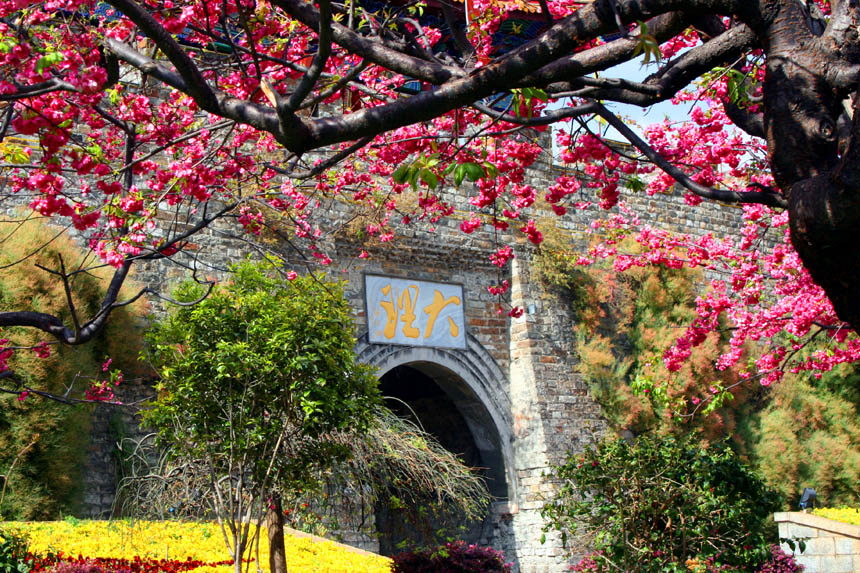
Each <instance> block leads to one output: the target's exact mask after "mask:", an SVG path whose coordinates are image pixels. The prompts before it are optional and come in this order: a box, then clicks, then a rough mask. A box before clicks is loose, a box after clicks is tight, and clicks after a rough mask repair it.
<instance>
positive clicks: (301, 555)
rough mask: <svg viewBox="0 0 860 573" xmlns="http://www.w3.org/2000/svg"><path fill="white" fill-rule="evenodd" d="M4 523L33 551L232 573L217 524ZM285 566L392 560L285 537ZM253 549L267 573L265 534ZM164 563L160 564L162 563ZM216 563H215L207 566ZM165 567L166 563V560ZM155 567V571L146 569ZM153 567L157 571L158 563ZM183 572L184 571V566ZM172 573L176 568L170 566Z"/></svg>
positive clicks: (375, 572) (248, 561)
mask: <svg viewBox="0 0 860 573" xmlns="http://www.w3.org/2000/svg"><path fill="white" fill-rule="evenodd" d="M5 525H6V526H8V527H10V528H12V529H14V530H15V531H18V532H20V533H22V534H25V535H26V536H27V537H28V538H29V543H30V551H31V552H33V553H34V554H36V555H56V554H58V553H62V555H65V556H68V557H70V558H76V557H78V556H80V557H82V558H83V559H96V558H105V559H107V558H110V559H127V560H131V561H134V560H135V559H140V560H151V561H153V562H160V560H163V559H167V560H172V561H173V562H185V561H188V560H191V561H199V562H202V563H203V564H202V565H200V566H197V567H194V568H193V570H194V573H231V571H232V570H233V565H232V560H231V559H230V555H229V554H228V553H227V549H226V546H225V544H224V539H223V533H222V531H221V528H220V527H219V526H218V524H217V523H213V522H210V523H201V522H181V521H129V520H120V521H81V520H76V519H68V520H66V521H40V522H9V523H7V524H5ZM285 542H286V543H285V545H286V558H287V570H288V571H289V572H290V573H311V572H313V573H344V572H354V573H387V572H388V571H390V568H391V561H390V560H389V559H388V558H386V557H382V556H379V555H375V554H373V553H369V552H366V551H361V550H358V549H353V548H349V547H347V546H344V545H341V544H337V543H334V542H331V541H325V540H321V539H319V538H314V537H311V536H305V535H302V536H300V535H290V534H288V535H286V536H285ZM255 549H256V548H254V547H251V548H249V549H248V551H247V552H246V553H245V555H244V559H243V561H245V562H244V563H243V568H244V569H246V570H248V571H250V572H262V573H269V562H268V558H267V557H268V553H269V547H268V536H267V535H266V532H265V530H263V531H262V532H261V536H260V545H259V556H260V558H259V559H258V558H257V551H256V550H255ZM160 563H164V562H160ZM213 563H220V564H219V565H214V566H213V565H211V564H213ZM164 565H165V566H166V563H164ZM149 570H150V571H153V569H149ZM155 570H161V569H159V568H158V567H157V566H156V569H155ZM182 570H188V568H186V567H182ZM169 571H176V569H172V568H171V569H169Z"/></svg>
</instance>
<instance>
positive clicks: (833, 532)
mask: <svg viewBox="0 0 860 573" xmlns="http://www.w3.org/2000/svg"><path fill="white" fill-rule="evenodd" d="M773 520H774V521H776V522H777V523H778V524H779V537H780V538H781V539H795V540H803V541H805V542H806V548H805V550H804V551H803V552H802V553H801V551H800V548H799V547H795V550H794V551H792V550H791V548H790V547H789V546H788V545H787V544H785V543H783V544H782V549H783V550H784V551H786V552H788V553H794V556H795V559H796V560H797V562H798V563H799V564H801V565H803V566H804V567H805V568H806V573H818V572H825V571H826V572H827V573H855V572H857V571H860V526H857V525H850V524H848V523H842V522H840V521H833V520H832V519H827V518H826V517H821V516H818V515H812V514H811V513H803V512H780V513H775V514H773Z"/></svg>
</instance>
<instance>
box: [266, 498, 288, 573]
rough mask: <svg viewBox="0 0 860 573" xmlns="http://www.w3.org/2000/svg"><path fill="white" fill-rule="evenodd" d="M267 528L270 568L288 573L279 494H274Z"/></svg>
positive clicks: (280, 572) (273, 571)
mask: <svg viewBox="0 0 860 573" xmlns="http://www.w3.org/2000/svg"><path fill="white" fill-rule="evenodd" d="M266 528H267V529H268V530H269V569H270V571H271V573H287V551H286V547H285V546H284V510H283V507H282V506H281V496H280V495H279V494H276V493H275V494H272V499H271V502H270V503H269V510H268V511H267V512H266Z"/></svg>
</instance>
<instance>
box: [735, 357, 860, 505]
mask: <svg viewBox="0 0 860 573" xmlns="http://www.w3.org/2000/svg"><path fill="white" fill-rule="evenodd" d="M808 378H810V379H811V378H812V377H811V376H809V377H808ZM810 379H807V378H806V377H804V376H802V375H800V374H796V375H787V376H786V377H785V378H784V379H783V380H782V381H781V382H780V383H778V384H774V385H773V386H772V387H771V388H770V389H769V390H768V393H767V402H766V404H765V406H764V407H763V408H762V409H760V410H758V411H753V412H751V413H750V415H749V416H748V417H747V418H745V419H743V420H742V423H741V424H740V426H739V436H738V443H739V445H740V447H741V448H742V451H743V452H744V453H745V454H746V455H747V456H748V457H749V459H750V460H751V461H752V462H753V465H754V466H755V468H756V471H758V472H759V473H760V474H761V476H762V478H763V479H764V480H765V481H766V482H767V483H768V484H770V485H771V486H772V487H774V488H775V489H777V490H778V491H779V492H780V493H781V494H782V495H783V497H784V498H785V499H787V500H788V501H789V502H790V504H791V506H792V507H793V508H796V507H797V505H796V502H797V500H798V498H799V496H800V493H801V492H802V491H803V488H804V487H814V488H815V490H816V492H817V493H818V500H819V503H824V504H827V505H831V506H834V505H855V506H856V505H858V503H860V424H858V419H860V418H858V410H857V407H856V405H855V404H854V403H853V402H851V401H848V400H846V399H844V398H843V396H841V395H840V394H838V393H837V392H835V391H834V390H833V389H832V388H831V387H829V386H827V385H819V384H817V383H816V382H815V380H814V379H812V380H810Z"/></svg>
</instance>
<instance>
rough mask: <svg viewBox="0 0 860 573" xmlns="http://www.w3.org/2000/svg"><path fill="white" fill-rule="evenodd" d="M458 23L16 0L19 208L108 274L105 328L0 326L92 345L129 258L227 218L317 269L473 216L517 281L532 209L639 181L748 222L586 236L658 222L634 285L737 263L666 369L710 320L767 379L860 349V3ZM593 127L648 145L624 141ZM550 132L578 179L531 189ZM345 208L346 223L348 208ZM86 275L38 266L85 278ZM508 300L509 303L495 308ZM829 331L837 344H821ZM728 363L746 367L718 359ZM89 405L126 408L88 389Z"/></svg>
mask: <svg viewBox="0 0 860 573" xmlns="http://www.w3.org/2000/svg"><path fill="white" fill-rule="evenodd" d="M524 8H525V9H527V10H529V11H533V12H534V16H533V17H534V18H537V22H538V24H537V27H536V28H535V29H536V30H537V31H536V32H535V33H534V37H533V38H529V37H527V36H524V35H522V34H521V35H519V36H518V35H516V34H514V35H511V34H506V32H505V29H506V28H505V24H510V25H511V26H512V28H513V29H518V28H517V26H519V24H518V23H517V19H518V18H523V17H524V16H523V13H522V12H518V11H519V10H522V9H524ZM464 9H465V5H463V7H462V8H461V6H460V5H453V6H447V5H445V6H443V5H436V4H433V5H429V4H428V5H425V4H424V3H417V4H416V3H400V2H393V3H385V4H384V5H383V6H382V7H379V9H377V8H376V7H374V6H372V5H371V4H370V3H363V2H349V3H343V4H341V3H333V2H330V1H329V0H322V1H320V2H318V3H316V4H314V3H307V2H301V1H299V0H259V1H254V2H249V1H247V0H227V1H220V0H219V1H212V0H107V1H106V2H103V3H102V2H96V1H95V0H51V1H48V2H34V1H31V0H4V1H3V2H0V100H2V101H4V102H7V103H6V104H5V107H4V110H3V120H2V122H0V155H2V157H3V162H2V169H3V171H4V173H3V176H4V181H6V185H5V187H4V191H3V193H6V194H11V195H15V196H17V197H19V198H20V200H22V201H24V202H26V203H28V204H29V206H30V208H31V210H32V212H33V213H34V216H41V217H49V218H51V219H52V220H54V221H56V222H57V223H58V224H59V225H61V226H64V227H66V228H68V229H72V228H74V229H75V231H76V232H77V233H78V234H80V235H81V236H82V238H84V239H85V241H86V242H87V243H88V245H89V247H90V249H91V250H92V253H93V255H94V256H95V257H96V258H97V260H98V261H99V262H98V263H93V264H104V265H108V266H109V267H111V268H113V269H114V271H113V276H112V278H111V279H110V281H109V286H108V288H107V289H106V294H105V298H104V301H103V304H102V305H101V306H100V308H99V309H98V310H97V311H95V312H93V313H90V314H87V315H86V316H84V315H80V316H78V315H77V314H76V313H75V312H74V309H70V310H71V311H70V312H68V313H45V312H41V311H39V310H38V309H37V308H32V307H25V308H9V309H7V308H4V309H3V310H2V312H0V327H10V326H21V327H26V328H30V329H35V330H36V331H38V332H40V333H41V335H42V336H44V337H45V338H46V339H48V340H50V341H51V342H54V341H56V342H59V343H62V344H71V345H76V344H82V343H84V342H87V341H89V340H91V339H92V338H93V337H94V336H95V335H96V333H97V332H99V331H100V330H101V329H102V328H103V326H104V324H105V323H106V321H108V320H109V317H110V315H111V313H112V312H113V310H114V309H116V308H119V307H120V306H122V304H123V303H124V302H126V301H125V300H123V299H122V298H121V297H120V295H119V292H120V287H121V286H122V284H123V283H124V282H125V281H126V278H127V277H128V275H129V272H130V271H131V269H132V267H133V266H135V265H137V264H139V263H142V262H147V261H150V262H161V263H166V264H170V263H175V264H178V265H182V266H186V267H187V266H193V264H194V257H195V256H196V255H195V253H196V248H197V245H196V244H195V243H194V237H195V235H196V234H197V233H199V232H201V231H202V230H204V229H206V228H207V227H209V226H211V225H214V224H215V223H216V222H217V221H218V220H221V219H236V221H237V222H238V224H239V226H240V227H241V228H243V229H244V230H245V231H246V232H247V233H249V237H250V238H253V237H255V236H256V235H257V234H258V233H262V232H264V231H266V230H268V229H270V228H272V227H273V226H274V227H277V231H278V233H280V234H281V236H282V237H289V242H290V244H291V245H294V246H296V247H297V248H299V249H300V250H301V251H302V252H303V253H304V254H306V255H307V261H308V263H307V264H308V266H309V267H311V268H319V267H321V266H322V267H324V266H327V265H331V264H332V262H333V258H332V255H331V252H330V250H331V247H330V245H331V241H329V240H328V239H331V236H332V232H333V229H332V227H333V226H334V227H338V225H339V224H338V223H337V221H343V220H350V221H360V224H361V226H362V229H361V235H362V237H364V238H366V239H368V240H369V241H370V242H369V243H366V244H362V245H358V246H357V247H356V252H355V255H356V256H359V257H365V256H367V255H369V254H372V253H373V251H374V249H373V248H371V247H374V246H375V245H373V244H372V243H373V242H378V243H386V242H389V241H390V240H391V239H392V238H393V236H394V233H395V232H396V231H397V229H398V228H399V226H400V225H403V224H413V223H417V222H422V221H424V222H426V223H427V224H428V225H436V224H437V223H438V222H439V221H440V220H442V219H443V218H448V217H455V216H456V217H460V215H457V214H455V208H456V207H459V208H461V209H466V210H468V211H469V213H468V214H467V215H466V216H465V217H463V219H464V221H463V225H462V229H463V231H464V232H469V230H474V229H475V224H476V223H475V222H476V221H482V222H486V223H488V224H489V225H491V226H492V228H494V229H495V230H496V231H497V233H496V234H495V237H496V241H497V243H498V244H497V245H496V248H494V249H493V253H492V254H491V255H489V256H491V258H492V261H493V262H494V263H495V264H497V265H498V266H499V267H500V278H499V281H498V282H497V285H494V286H496V287H497V288H498V286H499V285H503V282H502V280H503V278H504V277H503V276H501V274H502V273H505V272H506V269H507V268H508V265H510V261H511V259H512V258H513V257H514V256H515V251H514V250H513V249H512V248H511V243H513V241H514V239H515V238H516V236H517V235H518V234H522V235H524V236H525V237H526V238H527V239H528V240H529V241H531V242H532V243H534V244H540V242H541V240H542V233H541V231H540V230H539V229H538V228H537V226H536V225H535V223H534V221H536V220H537V217H536V216H535V212H536V209H538V208H543V209H551V210H552V211H553V212H554V213H556V214H557V215H559V216H563V215H564V214H565V213H566V212H567V211H569V210H570V209H584V208H587V207H588V206H589V205H591V204H592V203H596V204H597V205H598V206H599V207H600V208H602V209H610V208H613V207H616V206H619V199H620V194H621V190H622V189H623V188H624V187H625V186H627V187H631V188H633V189H641V190H643V191H645V192H647V193H649V194H652V195H653V196H654V197H657V198H659V196H660V195H661V194H662V193H665V192H667V191H668V190H669V189H670V187H672V186H673V185H674V184H675V183H677V184H679V185H680V186H681V187H683V188H684V190H685V193H686V200H687V202H688V203H690V204H691V205H695V204H699V203H701V205H700V208H715V206H714V204H715V203H729V204H734V205H741V206H743V207H744V210H745V218H746V221H747V223H746V224H745V226H744V228H743V229H741V230H739V231H738V235H739V236H738V237H735V238H723V237H714V236H706V237H700V238H695V239H694V238H691V237H685V236H675V235H671V234H668V233H664V232H662V231H658V230H655V229H650V228H641V229H637V227H638V225H636V220H635V217H634V216H633V215H632V214H623V213H621V214H618V215H617V217H616V216H613V217H610V218H609V219H607V222H605V223H599V222H598V223H596V225H597V227H598V229H599V230H601V232H604V231H605V232H608V237H607V241H605V242H604V244H603V246H601V247H595V250H593V251H592V252H591V253H589V254H587V255H583V256H582V257H581V258H580V259H579V260H580V261H581V262H582V263H588V262H589V261H591V260H594V259H595V258H596V257H609V256H616V255H618V254H619V253H617V252H616V251H615V248H614V245H613V241H614V239H613V238H612V234H613V233H638V232H640V231H641V234H640V235H639V240H640V242H641V243H642V245H643V246H645V247H646V250H647V252H645V253H643V254H642V255H641V256H637V257H634V258H631V257H625V256H623V255H624V254H623V253H621V255H622V256H620V257H618V259H617V265H618V266H619V267H620V268H623V267H625V266H629V265H632V264H637V265H645V264H647V265H667V266H673V265H690V266H705V267H707V268H708V269H710V270H713V271H714V272H717V273H721V275H722V276H723V277H724V278H723V279H722V280H718V281H717V282H716V283H714V284H713V285H712V289H711V291H710V292H709V293H707V294H703V295H702V299H701V302H700V305H699V314H700V316H699V318H698V319H697V320H696V321H694V323H693V324H691V325H690V328H689V330H688V331H687V332H686V333H685V334H684V335H682V336H681V337H680V338H679V340H678V342H677V343H676V344H675V345H674V347H673V348H672V349H670V350H669V351H668V352H667V354H666V358H665V360H666V364H667V366H668V367H669V368H670V369H673V368H677V367H678V364H679V362H680V361H683V360H685V359H686V357H688V356H689V354H690V352H691V351H692V349H693V348H695V347H696V346H697V345H698V344H700V342H701V340H703V339H704V338H705V336H706V334H707V332H709V331H712V330H714V329H715V328H718V326H717V325H718V323H719V319H720V317H724V318H725V319H726V320H727V321H728V322H729V323H730V326H729V328H732V329H734V336H733V347H734V348H735V349H737V348H741V347H742V346H743V343H744V342H745V341H747V340H753V341H765V346H764V351H763V353H762V354H761V357H760V358H758V359H756V360H755V361H754V362H755V363H754V364H753V365H751V367H750V368H749V369H748V370H749V376H750V378H759V379H760V380H762V381H764V382H765V383H771V382H773V381H775V380H777V379H778V378H779V376H780V373H781V372H782V371H784V370H786V369H794V368H810V369H817V370H826V369H828V368H832V366H833V365H834V364H836V363H839V362H845V361H852V360H856V359H857V357H858V356H857V354H858V352H860V348H858V342H857V339H856V337H855V336H854V334H853V330H854V328H855V327H856V326H857V325H858V324H860V303H858V301H860V296H857V294H858V293H857V289H858V288H860V286H858V285H857V281H856V280H854V279H855V277H854V274H855V272H856V268H857V267H858V266H860V251H858V250H857V249H856V248H855V245H856V239H855V235H856V233H857V232H858V229H860V225H858V224H857V222H858V218H860V204H858V201H857V199H856V197H857V193H856V189H857V186H858V185H860V176H858V175H860V174H855V173H854V171H855V170H857V169H860V168H858V167H857V166H858V165H860V161H856V158H855V157H854V154H856V153H857V150H858V149H860V146H858V145H856V142H854V137H855V136H857V135H858V134H860V123H858V121H855V120H854V119H853V118H854V115H853V113H852V110H851V106H852V105H853V104H852V103H851V102H852V101H854V100H852V94H853V93H854V92H855V90H856V87H857V77H858V76H860V56H858V55H857V54H858V53H860V40H858V39H857V38H856V34H854V27H853V25H852V24H851V23H852V22H854V21H856V19H857V18H858V16H860V15H858V14H857V12H858V10H860V8H858V7H857V6H856V5H855V4H853V3H850V2H843V1H839V2H835V1H834V2H829V1H827V0H815V1H806V2H797V1H795V0H779V1H773V0H755V1H751V2H749V1H744V2H741V1H739V0H677V1H676V0H659V1H650V0H649V1H646V0H597V1H594V2H591V1H589V2H577V1H576V0H547V1H546V2H540V3H538V4H532V3H523V2H504V1H501V0H475V1H474V2H470V3H469V4H468V13H466V12H465V10H464ZM640 58H641V59H642V60H644V62H645V63H647V64H650V65H653V66H654V67H653V68H652V69H653V70H654V71H653V73H652V74H650V75H648V76H647V77H646V78H644V79H643V80H641V81H636V80H632V79H629V78H615V77H612V76H613V72H612V71H611V70H612V68H613V67H614V66H616V65H617V64H619V63H622V62H626V61H631V60H636V59H640ZM595 74H599V75H598V77H595ZM601 74H602V75H601ZM668 99H672V100H673V101H674V102H675V103H677V104H678V105H685V106H689V105H692V103H693V102H701V103H702V104H703V106H693V107H692V110H691V111H690V113H689V115H690V117H689V119H688V120H686V121H683V122H680V123H671V122H668V121H667V122H662V123H658V124H656V125H654V126H650V127H647V128H645V130H644V135H639V134H638V133H637V132H635V131H634V130H632V129H631V128H630V127H629V126H628V125H627V124H626V123H624V122H623V121H622V120H621V119H620V118H619V116H618V115H617V114H616V113H615V112H614V111H613V109H612V108H611V104H612V103H613V102H615V103H628V104H636V105H640V106H651V105H653V104H655V103H658V102H661V101H664V100H668ZM592 120H598V121H600V122H604V123H605V124H607V125H609V126H611V127H613V128H614V129H615V130H616V132H617V133H619V134H620V135H621V136H622V137H623V138H625V139H627V140H628V141H629V143H630V144H631V147H628V148H624V149H621V148H619V146H618V145H615V144H613V143H612V142H610V141H607V140H606V138H605V137H603V135H602V134H601V133H600V132H598V131H597V130H596V129H595V122H594V121H592ZM549 125H554V126H555V137H556V140H557V144H558V146H559V150H560V160H561V162H562V164H563V165H564V166H565V169H564V173H562V174H560V175H559V176H558V177H556V179H555V181H554V182H553V183H552V184H550V185H548V187H547V189H536V188H535V187H533V186H532V185H531V184H530V183H529V182H527V181H526V178H525V173H526V169H527V168H529V167H530V166H532V165H533V164H535V162H536V161H537V160H538V159H539V158H541V156H542V155H544V154H547V153H549V148H548V146H543V147H542V146H541V145H538V144H537V143H536V141H535V139H534V135H535V133H539V132H540V131H542V130H544V129H545V128H546V127H547V126H549ZM735 128H737V129H735ZM646 176H647V177H646ZM464 182H467V183H468V189H467V193H468V194H469V198H468V200H467V202H465V203H463V204H455V200H456V199H457V197H458V195H457V194H452V193H449V192H448V190H449V189H450V186H451V185H461V184H463V183H464ZM334 204H337V205H338V206H339V207H338V209H341V208H343V209H345V210H346V211H347V212H346V213H345V215H346V218H342V217H340V216H338V217H332V216H331V212H330V211H329V209H328V206H330V205H334ZM333 220H334V222H333ZM766 229H773V230H775V231H776V233H777V235H778V236H777V237H775V241H776V243H777V244H776V246H773V247H764V246H762V245H761V243H760V241H759V240H760V238H761V236H762V234H763V233H764V231H765V230H766ZM285 232H286V234H284V233H285ZM772 232H773V231H771V233H772ZM789 238H790V242H789ZM89 266H92V264H89V263H88V264H85V265H83V266H82V267H81V268H74V269H71V268H65V267H64V266H63V265H61V264H55V265H54V266H52V267H47V268H46V270H45V271H44V272H49V273H52V276H53V277H54V278H55V279H56V280H57V281H59V282H60V283H62V284H65V285H68V284H70V283H71V282H73V280H74V277H75V276H77V274H80V273H83V272H86V271H87V270H88V267H89ZM144 292H150V291H142V292H140V293H138V295H131V296H132V298H133V297H134V296H140V295H142V294H144ZM505 295H506V293H505V292H504V291H496V296H498V297H499V303H500V307H499V308H500V309H502V305H503V304H504V301H505V298H504V297H505ZM504 308H505V310H507V311H508V313H509V314H510V315H511V316H512V317H517V316H519V315H520V314H521V309H515V308H508V307H504ZM816 337H817V338H818V339H825V338H826V339H827V344H826V345H825V347H824V348H823V349H816V350H815V351H810V349H809V348H810V347H808V346H807V341H808V340H810V339H811V338H816ZM2 340H3V342H2V343H0V376H2V377H3V379H4V380H7V381H8V380H12V379H13V376H14V375H13V373H12V372H10V370H9V369H8V367H7V361H8V359H9V356H10V353H13V352H16V351H18V350H19V346H20V345H16V343H15V341H14V340H11V339H10V338H9V337H8V336H6V335H4V337H3V338H2ZM771 341H772V342H771ZM40 348H44V347H40ZM40 351H41V350H40ZM738 356H739V355H738V352H737V351H733V352H729V353H728V354H726V355H724V356H723V357H720V358H718V359H717V365H718V367H720V368H723V367H727V366H728V365H730V364H732V363H733V362H735V361H737V359H738ZM4 389H5V390H7V391H10V392H15V393H17V394H20V393H21V392H29V391H30V390H31V389H30V388H27V387H25V386H24V385H22V384H20V383H16V384H10V385H9V386H8V387H4ZM90 399H91V400H104V399H110V392H108V391H107V389H105V388H102V389H99V388H94V390H93V392H92V393H91V395H90Z"/></svg>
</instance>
